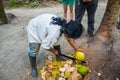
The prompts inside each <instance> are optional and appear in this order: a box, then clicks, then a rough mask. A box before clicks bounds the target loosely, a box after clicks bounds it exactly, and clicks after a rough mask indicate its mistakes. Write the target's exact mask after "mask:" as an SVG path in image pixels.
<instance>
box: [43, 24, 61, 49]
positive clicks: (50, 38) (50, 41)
mask: <svg viewBox="0 0 120 80" xmlns="http://www.w3.org/2000/svg"><path fill="white" fill-rule="evenodd" d="M47 33H48V34H47V36H46V38H45V39H44V40H43V41H42V43H41V46H42V47H43V48H45V49H50V47H53V45H54V44H55V43H56V42H57V39H58V38H59V36H60V27H59V26H58V25H53V26H51V27H48V28H47Z"/></svg>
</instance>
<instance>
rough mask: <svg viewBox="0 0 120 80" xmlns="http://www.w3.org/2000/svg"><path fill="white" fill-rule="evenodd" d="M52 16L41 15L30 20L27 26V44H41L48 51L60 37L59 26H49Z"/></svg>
mask: <svg viewBox="0 0 120 80" xmlns="http://www.w3.org/2000/svg"><path fill="white" fill-rule="evenodd" d="M52 17H58V16H56V15H53V14H42V15H39V16H37V17H35V18H33V19H32V20H30V22H29V24H28V26H27V33H28V40H29V43H41V46H42V47H43V48H45V49H50V47H53V45H55V43H56V42H57V40H58V38H59V36H60V29H61V26H59V25H54V24H50V22H51V21H52Z"/></svg>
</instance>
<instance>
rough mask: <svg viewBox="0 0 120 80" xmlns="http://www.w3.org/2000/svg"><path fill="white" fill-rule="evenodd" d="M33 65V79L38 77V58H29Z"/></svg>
mask: <svg viewBox="0 0 120 80" xmlns="http://www.w3.org/2000/svg"><path fill="white" fill-rule="evenodd" d="M29 59H30V64H31V74H32V76H33V77H38V72H37V67H36V57H32V56H29Z"/></svg>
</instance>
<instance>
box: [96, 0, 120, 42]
mask: <svg viewBox="0 0 120 80" xmlns="http://www.w3.org/2000/svg"><path fill="white" fill-rule="evenodd" d="M119 10H120V0H108V4H107V8H106V12H105V14H104V17H103V20H102V22H101V24H100V27H99V29H98V31H97V36H98V37H97V40H101V39H100V38H101V37H99V36H102V37H103V38H106V39H103V40H101V41H103V43H104V42H106V41H107V42H108V41H110V40H111V38H112V35H113V32H114V29H115V26H116V22H117V18H118V15H119Z"/></svg>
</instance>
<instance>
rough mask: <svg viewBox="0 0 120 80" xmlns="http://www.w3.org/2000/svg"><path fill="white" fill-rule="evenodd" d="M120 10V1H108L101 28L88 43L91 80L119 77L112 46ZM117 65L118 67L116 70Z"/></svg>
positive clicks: (117, 64) (87, 54)
mask: <svg viewBox="0 0 120 80" xmlns="http://www.w3.org/2000/svg"><path fill="white" fill-rule="evenodd" d="M119 10H120V0H108V3H107V7H106V11H105V14H104V17H103V19H102V22H101V24H100V27H99V29H98V31H97V32H96V35H95V37H93V38H92V39H90V41H89V42H88V47H87V49H86V50H85V53H86V56H87V60H88V61H89V64H88V66H89V67H90V69H91V72H90V73H89V74H88V77H89V80H107V79H108V80H115V79H116V76H119V73H117V71H118V70H119V63H118V59H117V57H116V55H115V54H114V51H113V50H112V46H111V45H113V43H112V42H113V40H114V39H113V32H114V31H115V28H116V22H117V18H118V14H119ZM119 60H120V59H119ZM111 65H112V66H111ZM115 65H116V66H118V67H116V68H115Z"/></svg>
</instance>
